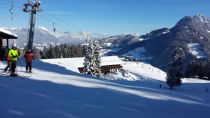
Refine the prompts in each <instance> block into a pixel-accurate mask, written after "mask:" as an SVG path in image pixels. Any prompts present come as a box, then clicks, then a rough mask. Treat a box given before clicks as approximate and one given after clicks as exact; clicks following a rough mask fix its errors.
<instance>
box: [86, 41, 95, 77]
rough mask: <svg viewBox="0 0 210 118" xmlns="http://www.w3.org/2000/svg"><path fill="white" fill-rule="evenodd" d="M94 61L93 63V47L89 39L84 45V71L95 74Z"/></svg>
mask: <svg viewBox="0 0 210 118" xmlns="http://www.w3.org/2000/svg"><path fill="white" fill-rule="evenodd" d="M94 67H95V63H94V48H93V41H92V40H89V42H88V45H87V47H86V54H85V60H84V72H85V73H86V74H88V75H91V76H93V75H94V74H95V72H94V71H95V70H94Z"/></svg>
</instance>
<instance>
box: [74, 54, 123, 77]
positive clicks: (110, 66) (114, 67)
mask: <svg viewBox="0 0 210 118" xmlns="http://www.w3.org/2000/svg"><path fill="white" fill-rule="evenodd" d="M101 62H102V63H101V73H102V74H107V73H116V72H118V71H119V70H120V69H121V68H122V61H121V60H120V58H119V57H117V56H106V57H102V59H101ZM78 70H79V72H80V73H83V72H84V67H83V66H81V67H78Z"/></svg>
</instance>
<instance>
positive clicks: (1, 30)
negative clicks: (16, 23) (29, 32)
mask: <svg viewBox="0 0 210 118" xmlns="http://www.w3.org/2000/svg"><path fill="white" fill-rule="evenodd" d="M0 33H4V34H6V35H7V36H8V37H11V38H17V37H18V36H17V35H16V34H15V33H12V32H10V31H8V30H5V29H3V28H0ZM2 38H4V37H2Z"/></svg>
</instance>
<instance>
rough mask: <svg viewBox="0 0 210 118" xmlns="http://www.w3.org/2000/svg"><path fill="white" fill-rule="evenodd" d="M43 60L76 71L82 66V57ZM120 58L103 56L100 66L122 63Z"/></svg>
mask: <svg viewBox="0 0 210 118" xmlns="http://www.w3.org/2000/svg"><path fill="white" fill-rule="evenodd" d="M42 61H43V62H47V63H50V64H56V65H59V66H63V67H66V68H67V69H70V70H74V71H78V68H79V67H83V63H84V57H81V58H62V59H61V58H59V59H43V60H42ZM122 63H123V62H122V60H121V59H120V58H119V57H118V56H104V57H102V58H101V66H106V65H116V64H122Z"/></svg>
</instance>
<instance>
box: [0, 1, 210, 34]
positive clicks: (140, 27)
mask: <svg viewBox="0 0 210 118" xmlns="http://www.w3.org/2000/svg"><path fill="white" fill-rule="evenodd" d="M9 1H10V0H0V19H1V22H0V27H26V26H27V25H28V20H29V16H28V14H26V13H24V12H22V11H21V6H22V4H23V3H24V2H26V1H27V0H13V1H14V6H15V7H14V20H13V21H12V20H11V15H10V13H9V9H10V7H11V5H10V2H9ZM41 2H42V5H41V9H42V12H40V13H38V16H37V22H36V25H37V26H44V27H47V28H49V29H52V27H53V25H52V24H53V22H54V23H55V26H56V29H57V30H61V31H69V32H70V31H71V32H78V31H85V32H93V33H101V34H102V33H103V34H122V33H131V32H136V33H139V34H145V33H147V32H150V31H152V30H155V29H158V28H163V27H169V28H170V27H173V26H174V25H175V24H176V23H177V22H178V21H179V20H180V19H181V18H182V17H184V16H186V15H190V16H192V15H195V14H197V13H202V14H204V15H206V16H210V1H209V0H41Z"/></svg>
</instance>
